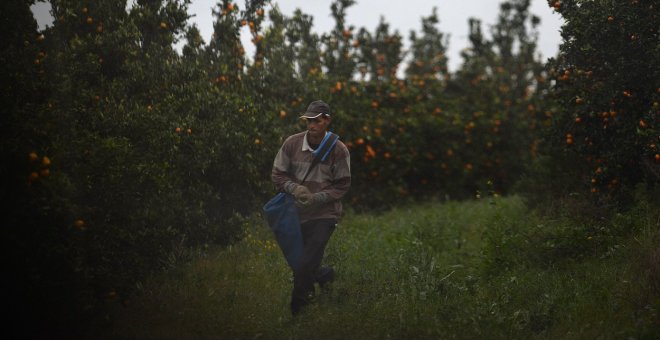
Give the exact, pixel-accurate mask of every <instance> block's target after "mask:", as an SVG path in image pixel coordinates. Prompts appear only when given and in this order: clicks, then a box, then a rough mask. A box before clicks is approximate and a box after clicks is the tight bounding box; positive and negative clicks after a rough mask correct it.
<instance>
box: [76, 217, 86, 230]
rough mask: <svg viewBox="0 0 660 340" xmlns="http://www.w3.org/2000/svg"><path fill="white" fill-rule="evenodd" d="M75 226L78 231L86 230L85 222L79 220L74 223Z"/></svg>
mask: <svg viewBox="0 0 660 340" xmlns="http://www.w3.org/2000/svg"><path fill="white" fill-rule="evenodd" d="M73 226H74V227H75V228H76V229H78V230H85V221H83V220H81V219H77V220H75V221H73Z"/></svg>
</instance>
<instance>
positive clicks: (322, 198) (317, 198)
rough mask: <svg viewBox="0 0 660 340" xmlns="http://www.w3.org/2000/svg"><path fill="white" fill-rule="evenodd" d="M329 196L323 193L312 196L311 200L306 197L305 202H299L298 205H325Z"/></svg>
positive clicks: (310, 196)
mask: <svg viewBox="0 0 660 340" xmlns="http://www.w3.org/2000/svg"><path fill="white" fill-rule="evenodd" d="M326 197H327V195H326V194H325V193H323V192H317V193H314V194H310V195H309V198H307V197H305V199H304V200H298V203H299V204H300V205H301V206H303V207H309V206H312V205H317V204H319V203H323V202H324V201H325V199H326Z"/></svg>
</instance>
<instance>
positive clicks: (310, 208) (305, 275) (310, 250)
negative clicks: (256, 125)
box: [272, 100, 351, 315]
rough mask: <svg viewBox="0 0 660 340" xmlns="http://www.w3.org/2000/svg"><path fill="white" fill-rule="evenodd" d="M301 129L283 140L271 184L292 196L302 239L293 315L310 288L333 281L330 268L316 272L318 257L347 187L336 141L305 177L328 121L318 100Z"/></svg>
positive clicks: (344, 159)
mask: <svg viewBox="0 0 660 340" xmlns="http://www.w3.org/2000/svg"><path fill="white" fill-rule="evenodd" d="M300 118H301V119H305V121H306V123H307V130H306V131H303V132H300V133H297V134H295V135H292V136H289V137H288V138H287V139H286V140H285V141H284V144H282V147H281V148H280V150H279V152H278V153H277V156H276V157H275V161H274V162H273V170H272V179H273V183H274V184H275V186H276V187H277V188H278V190H282V191H284V192H288V193H290V194H292V195H293V196H294V197H295V199H296V205H297V206H298V211H299V218H300V224H301V225H300V229H301V232H302V236H303V254H302V258H301V261H300V262H301V263H300V265H299V267H298V268H297V269H294V273H293V277H294V280H293V281H294V282H293V292H292V294H291V295H292V296H291V312H292V313H293V314H294V315H295V314H297V313H298V312H299V311H300V309H301V308H302V307H303V306H304V305H306V304H308V303H309V299H310V297H311V296H313V294H314V293H315V288H314V283H315V282H317V283H319V285H320V286H321V287H323V286H324V285H325V284H327V283H329V282H331V281H333V280H334V270H333V269H332V268H321V267H320V265H321V260H322V259H323V252H324V251H325V247H326V245H327V243H328V240H329V239H330V236H331V235H332V232H333V231H334V229H335V227H336V225H337V222H338V220H339V218H340V217H341V212H342V205H341V202H340V199H341V198H342V197H343V196H344V195H345V194H346V192H347V191H348V189H349V187H350V185H351V171H350V155H349V152H348V149H347V148H346V145H344V143H342V142H341V141H337V143H336V144H335V147H334V148H333V149H332V152H331V153H330V154H329V156H328V157H327V158H326V159H325V161H322V162H319V163H318V164H317V165H316V166H315V167H314V168H313V169H312V170H311V172H310V173H309V175H307V178H306V179H305V182H304V183H301V182H302V179H303V178H304V177H305V174H306V173H307V170H308V168H309V167H310V165H311V163H312V160H313V158H314V156H313V155H312V152H313V151H314V150H315V149H316V148H318V147H319V144H320V143H321V141H322V140H323V137H325V135H326V133H327V130H328V126H329V125H330V122H331V121H332V116H331V113H330V107H329V106H328V104H326V103H325V102H323V101H321V100H317V101H314V102H312V103H311V104H309V106H308V107H307V111H306V112H305V113H304V114H303V115H302V116H301V117H300Z"/></svg>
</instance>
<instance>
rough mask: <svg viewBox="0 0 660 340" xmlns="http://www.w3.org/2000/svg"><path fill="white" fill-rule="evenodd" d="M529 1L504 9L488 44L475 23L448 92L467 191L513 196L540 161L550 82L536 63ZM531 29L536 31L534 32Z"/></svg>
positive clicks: (506, 4) (534, 20)
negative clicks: (544, 99)
mask: <svg viewBox="0 0 660 340" xmlns="http://www.w3.org/2000/svg"><path fill="white" fill-rule="evenodd" d="M528 7H529V1H506V2H503V3H502V4H501V10H500V15H499V19H498V22H497V23H496V24H495V25H494V26H493V28H492V31H491V33H492V37H491V39H487V38H485V37H484V35H483V33H482V31H481V25H480V23H479V21H478V20H476V19H472V20H471V21H470V34H469V38H470V42H471V46H470V47H469V48H468V49H466V50H464V51H463V53H462V55H463V58H464V63H463V66H462V67H461V69H460V70H459V71H458V72H457V74H456V76H455V77H454V78H453V79H452V81H451V82H450V84H449V85H448V86H449V89H448V91H449V92H450V96H451V97H452V101H454V102H455V103H456V104H455V105H456V106H457V107H456V111H455V112H452V114H453V117H452V124H454V125H457V127H459V128H461V127H462V130H463V131H462V132H463V133H462V135H463V136H462V138H459V139H457V140H455V141H454V142H455V145H454V149H453V150H454V154H456V157H457V158H458V159H460V161H459V162H460V163H462V164H463V177H462V178H463V180H464V181H465V182H464V183H463V185H464V189H463V190H464V191H467V192H468V193H469V192H474V191H475V190H477V189H479V188H482V190H483V189H485V188H487V187H488V186H487V185H486V183H491V185H492V188H489V189H490V190H495V191H497V192H500V193H501V192H508V191H510V190H511V187H512V185H513V183H515V182H516V181H517V180H518V178H519V177H520V176H521V174H522V172H523V169H524V164H526V163H527V162H529V161H530V159H531V158H532V157H533V156H534V155H535V152H536V150H535V148H536V144H537V143H538V142H537V140H536V139H537V137H536V134H537V129H538V122H539V120H542V119H543V117H545V113H544V110H543V109H542V107H541V100H542V94H543V92H544V90H545V88H546V84H547V82H546V81H545V75H544V72H543V64H542V63H541V62H540V61H539V60H537V59H536V56H535V53H536V51H535V48H536V26H537V25H538V23H539V19H538V18H536V17H534V16H532V15H530V13H529V12H528ZM530 28H531V31H529V29H530Z"/></svg>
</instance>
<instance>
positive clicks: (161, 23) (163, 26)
mask: <svg viewBox="0 0 660 340" xmlns="http://www.w3.org/2000/svg"><path fill="white" fill-rule="evenodd" d="M160 28H162V29H167V23H165V22H163V21H161V22H160Z"/></svg>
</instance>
